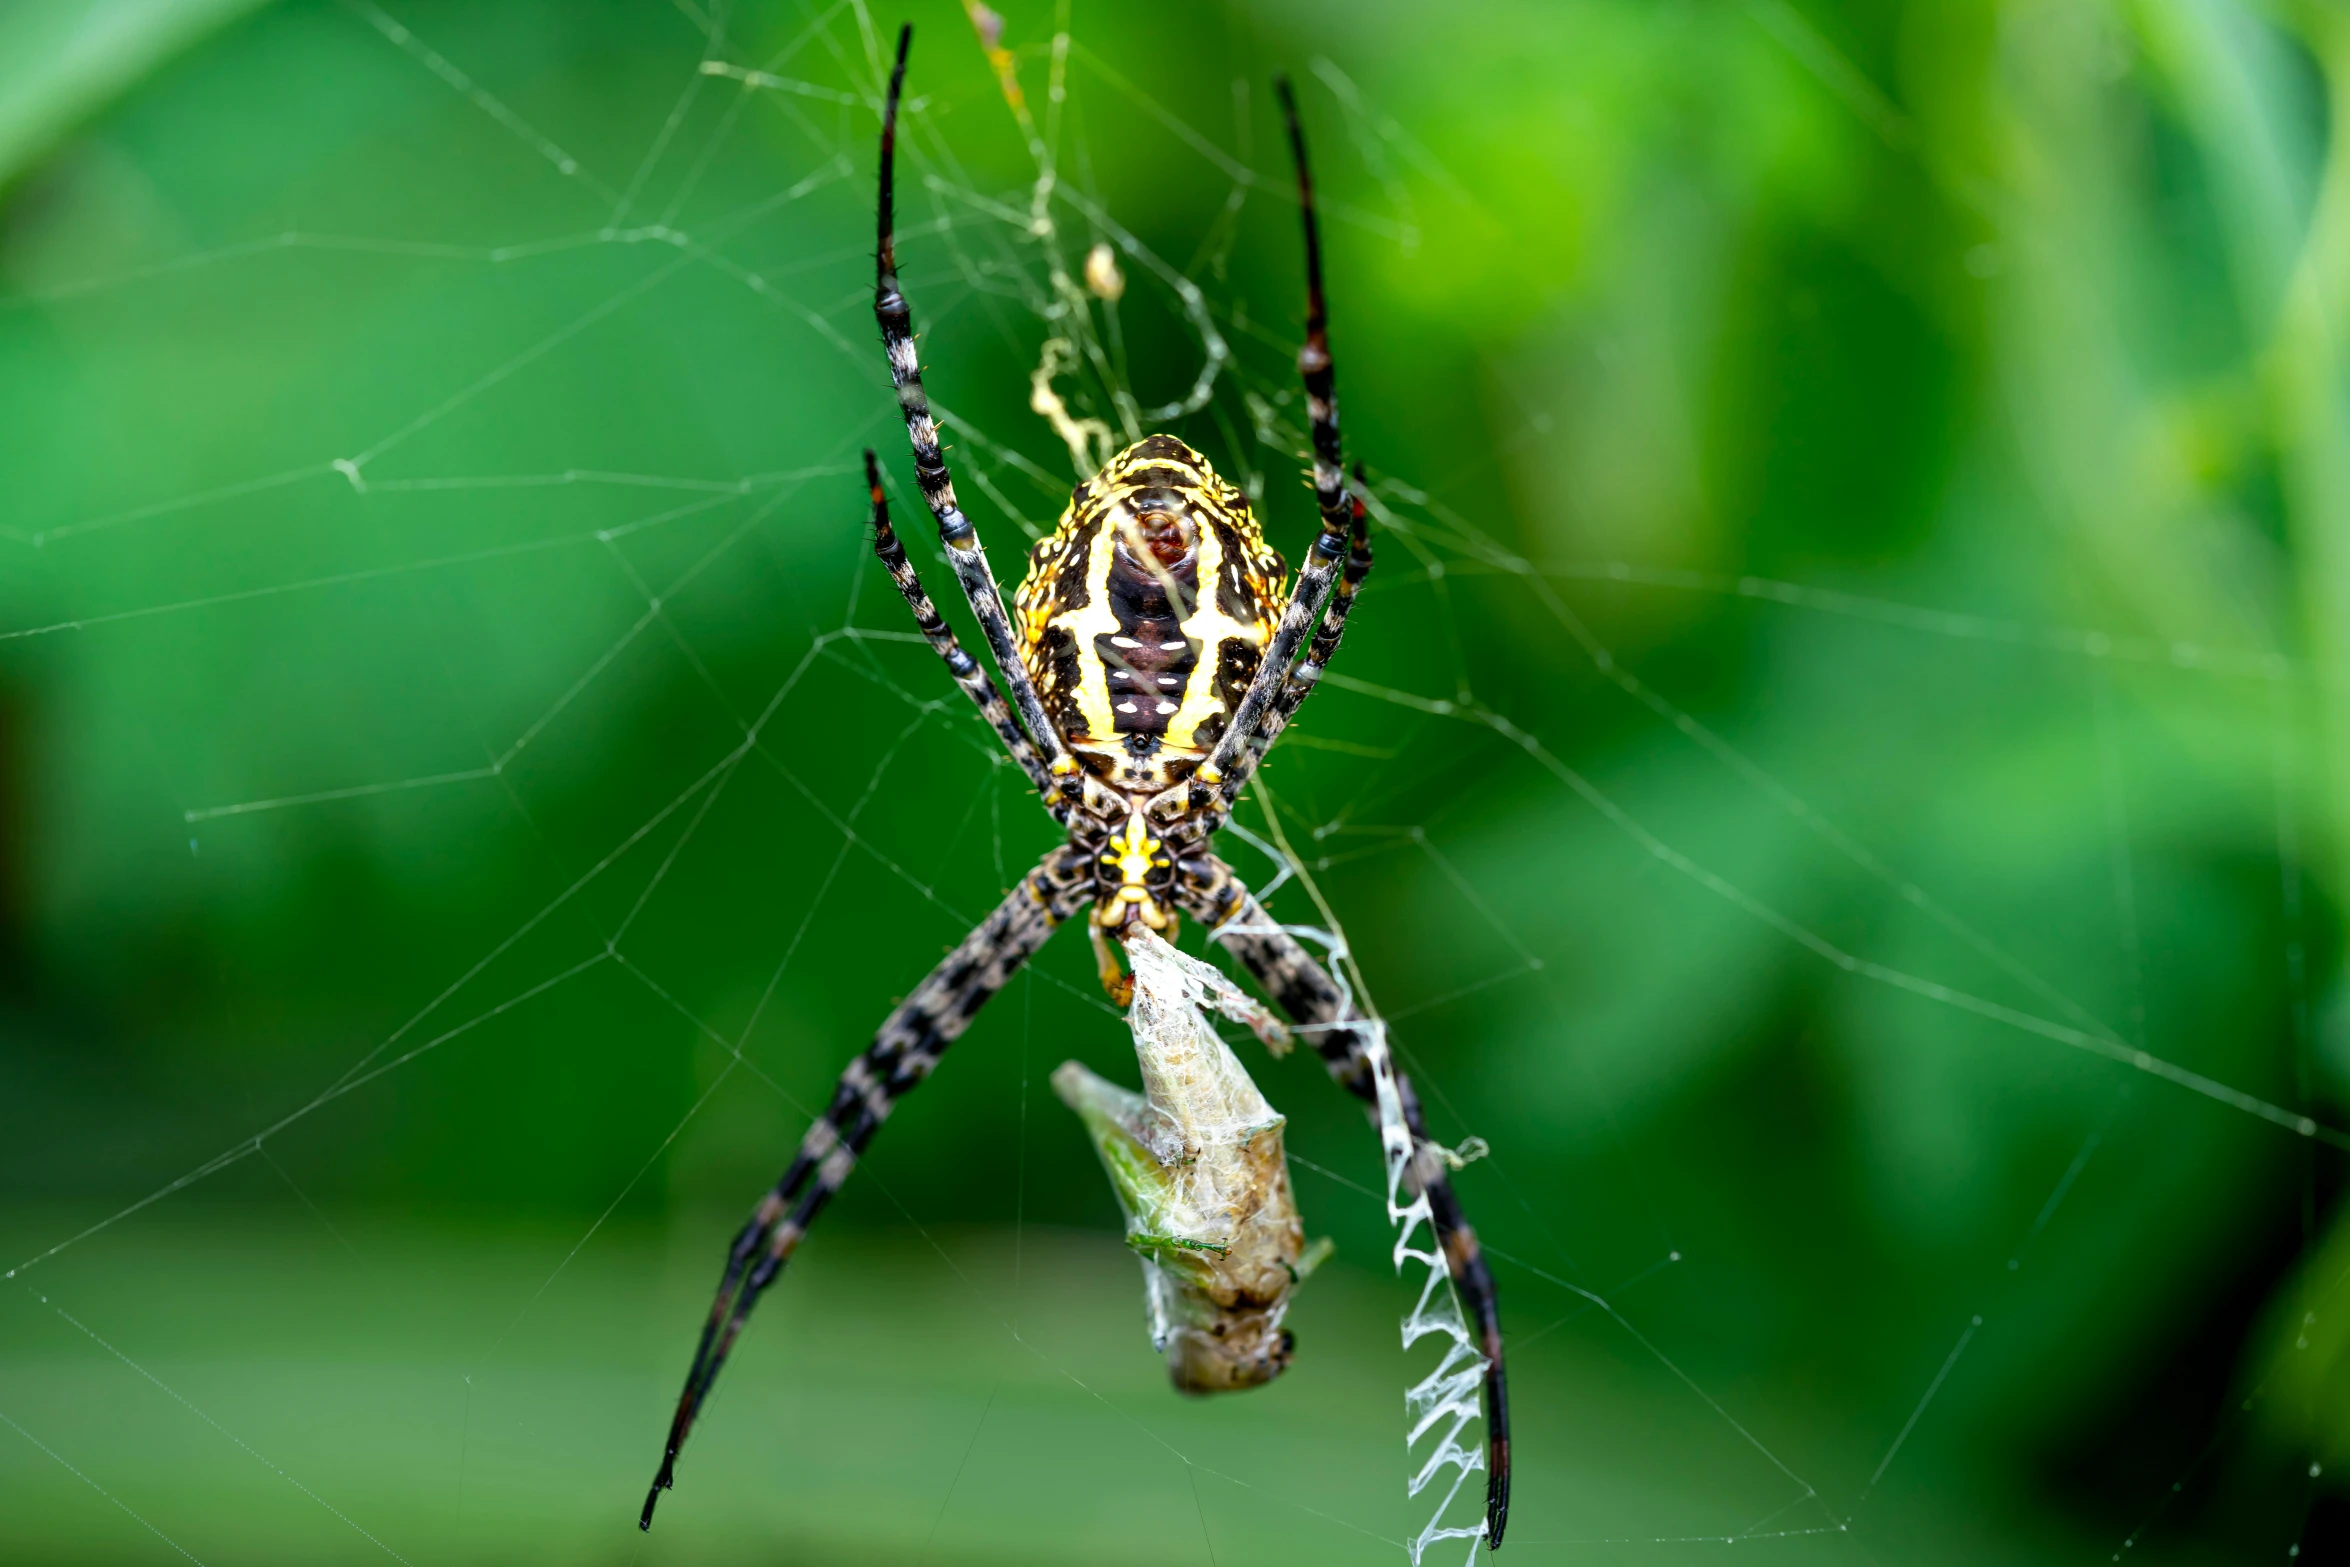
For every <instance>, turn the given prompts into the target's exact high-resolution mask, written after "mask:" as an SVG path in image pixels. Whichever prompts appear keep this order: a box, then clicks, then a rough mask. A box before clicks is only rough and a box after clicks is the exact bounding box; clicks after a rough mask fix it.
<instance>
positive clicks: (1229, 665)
mask: <svg viewBox="0 0 2350 1567" xmlns="http://www.w3.org/2000/svg"><path fill="white" fill-rule="evenodd" d="M1285 572H1286V568H1285V567H1284V565H1283V563H1282V560H1281V557H1280V556H1279V555H1278V554H1276V553H1275V552H1274V551H1273V550H1271V549H1269V548H1267V547H1266V544H1265V541H1264V537H1263V535H1262V533H1260V532H1259V530H1258V528H1257V523H1256V519H1255V517H1254V516H1252V515H1251V514H1250V511H1249V507H1248V501H1247V499H1246V497H1244V496H1243V495H1241V493H1240V492H1239V491H1238V490H1235V489H1234V488H1233V487H1232V486H1231V485H1229V484H1226V483H1225V482H1224V481H1223V480H1222V479H1221V478H1219V477H1218V476H1217V474H1216V472H1215V470H1214V469H1213V468H1211V467H1209V466H1208V463H1207V460H1206V459H1205V458H1203V457H1201V456H1200V455H1199V454H1198V453H1196V452H1194V451H1192V450H1191V448H1190V447H1188V446H1186V445H1184V444H1183V443H1182V442H1181V441H1179V440H1176V439H1175V438H1174V437H1172V436H1165V435H1154V436H1151V437H1149V438H1147V439H1145V440H1143V441H1141V442H1138V443H1137V444H1135V445H1133V446H1130V447H1128V448H1127V449H1126V450H1125V451H1123V452H1121V453H1119V454H1118V456H1117V457H1115V458H1113V459H1111V461H1110V463H1109V464H1108V465H1107V466H1106V467H1104V468H1103V469H1102V471H1101V472H1100V473H1098V474H1096V475H1095V476H1094V477H1093V478H1091V479H1089V480H1087V481H1086V482H1085V483H1083V484H1081V485H1079V486H1078V487H1077V491H1076V493H1075V494H1074V495H1073V496H1072V497H1071V499H1070V502H1069V509H1068V510H1067V511H1066V512H1064V513H1063V514H1062V516H1061V523H1060V526H1059V527H1058V528H1056V529H1055V530H1054V531H1053V532H1052V534H1051V535H1050V536H1048V537H1046V538H1044V539H1041V540H1039V541H1038V542H1037V545H1036V547H1035V548H1034V549H1033V550H1032V551H1031V552H1030V554H1029V564H1028V575H1027V577H1026V579H1025V580H1024V581H1022V583H1021V585H1020V592H1019V595H1018V606H1019V613H1018V619H1019V622H1020V626H1019V629H1020V635H1021V647H1022V652H1023V654H1024V655H1025V659H1024V661H1025V662H1026V663H1027V665H1028V668H1029V673H1030V676H1031V678H1033V679H1034V680H1035V682H1036V685H1037V690H1038V694H1039V696H1040V697H1041V698H1042V700H1043V702H1044V707H1045V712H1046V714H1047V716H1049V717H1050V718H1051V719H1052V721H1053V723H1054V726H1055V727H1056V728H1058V729H1059V730H1060V731H1061V735H1062V738H1063V739H1064V740H1066V741H1067V742H1068V743H1069V745H1070V746H1071V748H1072V749H1076V750H1078V751H1079V754H1080V755H1081V756H1088V758H1089V760H1092V761H1093V762H1094V765H1096V766H1097V768H1102V769H1104V770H1112V771H1114V774H1115V775H1117V776H1116V777H1115V778H1114V781H1123V782H1131V783H1135V784H1145V783H1163V782H1165V781H1168V779H1167V772H1168V765H1167V764H1168V763H1170V762H1172V761H1174V760H1175V759H1176V758H1177V757H1183V758H1189V759H1193V760H1196V758H1197V757H1198V756H1200V755H1203V754H1205V753H1206V752H1207V751H1208V750H1209V749H1211V748H1212V747H1213V746H1214V745H1215V743H1216V740H1217V737H1218V736H1220V735H1221V734H1222V733H1223V731H1224V726H1225V725H1226V724H1227V723H1229V722H1230V721H1231V716H1232V710H1233V709H1234V708H1235V707H1236V706H1238V705H1239V702H1240V699H1241V695H1242V693H1244V692H1245V691H1246V690H1247V689H1248V684H1249V681H1250V680H1251V679H1252V678H1253V677H1254V676H1255V674H1256V670H1257V664H1258V661H1259V660H1260V659H1261V658H1262V656H1263V652H1264V646H1265V642H1266V639H1267V638H1268V637H1269V636H1270V634H1271V631H1272V621H1273V610H1274V608H1275V606H1276V605H1277V604H1278V603H1279V600H1280V592H1281V585H1282V579H1283V576H1284V575H1285ZM1146 761H1147V762H1149V763H1151V765H1148V766H1144V765H1141V764H1143V763H1145V762H1146ZM1184 771H1188V768H1185V769H1184ZM1126 775H1131V776H1126ZM1146 775H1147V777H1146Z"/></svg>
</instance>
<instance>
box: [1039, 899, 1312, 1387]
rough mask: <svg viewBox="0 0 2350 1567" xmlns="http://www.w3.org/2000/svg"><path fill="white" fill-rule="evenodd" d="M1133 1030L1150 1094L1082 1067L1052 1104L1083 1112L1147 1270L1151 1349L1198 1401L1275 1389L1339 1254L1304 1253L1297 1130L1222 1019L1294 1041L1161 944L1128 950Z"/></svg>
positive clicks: (1066, 1067) (1142, 937) (1226, 986)
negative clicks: (1309, 1289) (1255, 1077)
mask: <svg viewBox="0 0 2350 1567" xmlns="http://www.w3.org/2000/svg"><path fill="white" fill-rule="evenodd" d="M1126 954H1127V959H1128V961H1129V962H1130V963H1131V964H1132V966H1133V972H1134V1002H1133V1006H1132V1007H1131V1009H1130V1010H1129V1011H1128V1013H1127V1022H1128V1024H1129V1026H1130V1027H1131V1028H1132V1029H1133V1031H1134V1053H1135V1057H1136V1059H1137V1061H1138V1062H1139V1063H1140V1065H1141V1067H1142V1085H1143V1091H1142V1092H1141V1093H1139V1094H1138V1093H1136V1092H1134V1091H1133V1090H1132V1089H1128V1088H1121V1087H1120V1086H1118V1085H1117V1084H1115V1083H1111V1082H1107V1081H1105V1080H1104V1079H1102V1078H1100V1077H1097V1076H1095V1075H1094V1074H1093V1073H1092V1072H1089V1071H1087V1070H1086V1069H1085V1068H1084V1067H1083V1066H1081V1065H1079V1064H1078V1063H1077V1062H1075V1061H1067V1062H1063V1063H1062V1064H1061V1066H1060V1067H1059V1068H1058V1069H1057V1070H1056V1071H1055V1072H1054V1073H1053V1091H1054V1092H1055V1093H1057V1094H1059V1095H1060V1096H1061V1102H1062V1103H1064V1104H1066V1105H1067V1106H1068V1107H1069V1108H1070V1109H1072V1110H1074V1111H1076V1112H1077V1115H1078V1118H1079V1119H1080V1120H1081V1121H1083V1122H1084V1123H1085V1130H1086V1133H1087V1135H1088V1136H1090V1137H1091V1138H1092V1139H1093V1146H1094V1151H1095V1152H1096V1153H1098V1154H1099V1155H1100V1156H1101V1161H1102V1168H1103V1169H1104V1170H1105V1171H1107V1172H1108V1173H1109V1177H1110V1186H1111V1188H1112V1189H1113V1190H1114V1191H1115V1192H1116V1193H1117V1196H1118V1205H1119V1207H1120V1208H1121V1209H1123V1210H1124V1212H1125V1215H1126V1243H1127V1245H1129V1246H1131V1247H1133V1248H1134V1250H1135V1252H1136V1253H1137V1254H1138V1255H1139V1256H1140V1257H1141V1259H1142V1274H1143V1300H1144V1304H1145V1308H1146V1310H1147V1312H1148V1314H1149V1322H1150V1333H1151V1343H1152V1345H1153V1346H1154V1347H1155V1348H1157V1349H1158V1350H1159V1352H1160V1353H1161V1354H1163V1355H1165V1356H1166V1357H1167V1375H1168V1377H1169V1379H1170V1380H1171V1381H1173V1383H1174V1384H1175V1386H1176V1388H1177V1389H1178V1390H1179V1391H1181V1392H1185V1393H1221V1392H1229V1391H1232V1390H1235V1389H1239V1388H1249V1387H1261V1386H1263V1385H1264V1384H1265V1383H1267V1382H1270V1381H1272V1380H1273V1379H1274V1378H1275V1377H1277V1376H1279V1375H1280V1374H1281V1373H1282V1371H1283V1370H1285V1369H1286V1368H1287V1367H1288V1365H1289V1360H1290V1355H1291V1353H1292V1350H1293V1348H1294V1345H1295V1338H1294V1336H1293V1335H1292V1334H1291V1333H1290V1332H1289V1330H1288V1329H1287V1328H1285V1327H1283V1326H1282V1325H1281V1319H1282V1317H1283V1316H1284V1315H1285V1314H1286V1313H1287V1311H1288V1309H1289V1297H1290V1294H1291V1292H1292V1291H1294V1290H1295V1289H1296V1288H1297V1285H1298V1283H1299V1281H1301V1280H1302V1279H1303V1278H1304V1277H1305V1276H1306V1275H1307V1274H1308V1273H1310V1272H1311V1271H1312V1270H1313V1268H1314V1265H1315V1264H1316V1263H1318V1262H1320V1261H1321V1260H1322V1258H1323V1257H1325V1256H1327V1255H1329V1251H1330V1243H1329V1242H1328V1241H1326V1240H1323V1241H1317V1242H1315V1243H1314V1244H1313V1245H1312V1246H1310V1247H1309V1246H1308V1245H1306V1243H1305V1228H1304V1226H1303V1224H1301V1223H1300V1222H1299V1219H1298V1214H1297V1201H1296V1199H1295V1197H1294V1196H1293V1195H1292V1194H1291V1192H1290V1186H1289V1161H1288V1158H1287V1156H1286V1155H1285V1154H1284V1153H1283V1151H1282V1142H1281V1132H1282V1126H1283V1124H1284V1120H1283V1117H1282V1116H1281V1115H1280V1114H1279V1113H1278V1112H1276V1111H1275V1110H1274V1109H1273V1107H1272V1106H1271V1105H1269V1104H1267V1103H1266V1102H1265V1096H1264V1095H1263V1094H1262V1093H1260V1092H1259V1091H1258V1089H1257V1085H1256V1084H1255V1083H1254V1082H1252V1081H1251V1080H1250V1078H1249V1075H1248V1073H1247V1071H1246V1070H1244V1069H1243V1068H1242V1066H1241V1064H1240V1061H1239V1059H1238V1058H1237V1057H1235V1056H1234V1055H1233V1053H1232V1051H1231V1048H1230V1047H1229V1046H1227V1045H1226V1044H1225V1043H1224V1041H1223V1040H1222V1039H1221V1038H1220V1037H1219V1036H1218V1035H1217V1033H1216V1030H1215V1029H1214V1028H1213V1027H1212V1026H1210V1024H1209V1022H1208V1019H1207V1017H1206V1015H1205V1009H1208V1008H1212V1009H1214V1010H1215V1011H1218V1012H1221V1013H1223V1014H1224V1015H1225V1016H1227V1017H1230V1018H1233V1019H1235V1020H1236V1021H1239V1022H1243V1023H1246V1024H1248V1025H1249V1027H1250V1028H1251V1029H1252V1030H1254V1031H1255V1033H1256V1034H1257V1037H1258V1038H1260V1039H1262V1040H1263V1041H1264V1042H1265V1044H1266V1046H1267V1048H1268V1049H1271V1050H1273V1051H1274V1053H1276V1054H1279V1053H1281V1052H1282V1051H1284V1050H1286V1049H1287V1048H1288V1045H1289V1037H1288V1033H1287V1031H1286V1030H1285V1029H1283V1028H1282V1026H1281V1025H1280V1024H1279V1023H1278V1022H1277V1021H1275V1020H1274V1018H1273V1017H1272V1016H1271V1015H1270V1014H1269V1013H1267V1012H1266V1011H1265V1009H1264V1008H1263V1007H1261V1006H1259V1005H1258V1004H1257V1003H1256V1002H1255V1001H1253V1000H1251V999H1250V998H1249V997H1248V996H1247V995H1245V994H1243V993H1242V992H1241V991H1240V990H1238V989H1237V988H1235V987H1234V986H1233V984H1232V983H1231V981H1229V980H1227V979H1226V978H1225V977H1224V976H1223V975H1222V974H1221V973H1219V972H1218V971H1217V970H1216V969H1214V968H1213V967H1211V966H1210V965H1208V964H1205V963H1202V962H1200V961H1199V960H1197V959H1195V958H1190V957H1186V956H1184V955H1183V954H1182V953H1180V952H1178V951H1176V950H1175V948H1174V947H1172V946H1170V945H1169V944H1168V943H1167V942H1166V941H1165V940H1163V939H1162V938H1161V937H1159V936H1158V935H1157V934H1155V933H1154V932H1152V931H1150V930H1148V929H1138V930H1136V931H1135V932H1134V933H1133V934H1132V935H1131V936H1129V937H1128V938H1127V940H1126Z"/></svg>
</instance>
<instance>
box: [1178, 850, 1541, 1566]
mask: <svg viewBox="0 0 2350 1567" xmlns="http://www.w3.org/2000/svg"><path fill="white" fill-rule="evenodd" d="M1180 885H1181V887H1182V889H1183V895H1182V904H1183V911H1184V912H1185V913H1186V914H1189V915H1191V916H1192V917H1193V918H1195V919H1197V920H1199V921H1200V922H1201V923H1202V924H1203V925H1205V926H1207V927H1208V931H1209V939H1210V940H1212V941H1219V942H1222V943H1223V944H1224V946H1225V947H1226V948H1227V949H1229V950H1230V952H1231V953H1232V955H1233V956H1234V957H1236V958H1238V959H1239V960H1240V963H1241V966H1242V967H1244V968H1246V969H1247V970H1248V971H1249V973H1250V974H1252V975H1254V976H1255V978H1256V981H1257V983H1258V984H1259V985H1261V986H1263V987H1264V990H1265V993H1266V994H1267V995H1268V996H1270V997H1272V999H1273V1003H1274V1004H1275V1005H1276V1006H1278V1007H1280V1008H1281V1010H1282V1011H1283V1012H1284V1013H1285V1014H1287V1016H1288V1018H1289V1020H1290V1022H1291V1023H1292V1024H1294V1025H1295V1026H1296V1028H1297V1031H1298V1033H1299V1034H1300V1035H1302V1036H1303V1037H1305V1038H1307V1039H1309V1040H1311V1041H1312V1042H1313V1045H1314V1049H1315V1050H1316V1051H1317V1052H1318V1053H1319V1054H1320V1055H1321V1057H1322V1064H1323V1065H1324V1066H1325V1067H1327V1068H1328V1069H1329V1072H1330V1075H1331V1077H1333V1078H1335V1079H1336V1080H1337V1082H1338V1084H1339V1086H1340V1087H1342V1088H1344V1089H1345V1090H1346V1091H1347V1092H1348V1093H1350V1094H1352V1095H1354V1096H1355V1097H1356V1098H1357V1099H1360V1100H1361V1101H1363V1103H1364V1105H1365V1106H1366V1107H1367V1108H1368V1109H1369V1110H1370V1112H1371V1113H1372V1114H1373V1115H1374V1116H1376V1115H1377V1113H1378V1090H1377V1086H1376V1082H1375V1080H1374V1078H1373V1076H1372V1072H1371V1057H1370V1052H1369V1043H1370V1024H1369V1022H1368V1020H1366V1019H1365V1018H1364V1017H1363V1015H1362V1013H1361V1012H1360V1011H1359V1010H1357V1009H1356V1008H1355V1007H1354V1006H1353V1004H1352V1003H1351V1002H1350V1001H1349V1000H1348V997H1347V994H1346V992H1345V991H1344V990H1343V989H1341V988H1340V987H1339V984H1338V982H1337V981H1336V980H1334V979H1332V978H1331V977H1330V971H1329V970H1328V969H1326V968H1324V967H1323V966H1322V964H1321V962H1320V961H1319V960H1318V959H1316V958H1315V956H1314V955H1313V953H1311V952H1310V951H1308V950H1307V949H1306V947H1305V945H1304V943H1302V942H1300V941H1299V940H1298V939H1297V938H1296V937H1294V936H1292V935H1290V934H1289V933H1288V932H1287V931H1284V930H1282V929H1281V928H1280V927H1279V926H1278V925H1277V924H1275V923H1274V921H1273V917H1272V916H1271V915H1269V914H1267V913H1266V912H1265V909H1264V905H1262V904H1260V903H1258V902H1257V900H1256V899H1255V898H1254V897H1252V896H1251V895H1250V894H1249V891H1248V889H1247V887H1246V886H1244V885H1243V884H1242V883H1241V880H1240V878H1239V877H1238V876H1237V875H1235V874H1234V873H1233V871H1232V869H1231V867H1229V866H1227V865H1225V864H1224V863H1223V861H1221V860H1218V859H1216V858H1215V857H1214V856H1213V855H1201V856H1199V857H1198V858H1197V859H1195V860H1191V861H1188V862H1186V865H1185V867H1184V875H1183V876H1182V878H1181V880H1180ZM1395 1089H1396V1095H1397V1097H1398V1098H1399V1099H1400V1100H1401V1101H1402V1108H1403V1119H1404V1125H1405V1127H1406V1128H1407V1129H1408V1130H1409V1131H1410V1133H1411V1137H1412V1148H1413V1159H1412V1162H1411V1164H1410V1166H1409V1167H1407V1169H1406V1171H1405V1179H1406V1182H1407V1185H1408V1188H1409V1191H1408V1193H1407V1195H1417V1194H1420V1193H1425V1194H1426V1196H1427V1198H1428V1212H1429V1216H1430V1217H1431V1218H1432V1219H1433V1220H1434V1221H1435V1226H1436V1239H1437V1243H1438V1248H1439V1249H1440V1250H1441V1251H1442V1253H1443V1255H1444V1262H1445V1270H1446V1272H1448V1273H1449V1274H1450V1275H1451V1276H1452V1287H1453V1291H1454V1293H1455V1294H1456V1295H1457V1296H1459V1298H1460V1303H1461V1309H1462V1311H1463V1312H1464V1313H1466V1314H1467V1316H1468V1319H1469V1323H1470V1326H1471V1330H1472V1331H1473V1332H1474V1333H1475V1334H1476V1335H1477V1347H1478V1349H1479V1352H1480V1353H1481V1354H1482V1355H1483V1356H1484V1358H1485V1447H1486V1460H1485V1462H1486V1475H1485V1542H1486V1545H1487V1546H1488V1547H1489V1548H1495V1547H1499V1546H1500V1544H1501V1536H1502V1530H1503V1528H1504V1526H1505V1525H1507V1523H1508V1522H1509V1511H1510V1404H1509V1379H1508V1376H1507V1374H1506V1373H1505V1371H1504V1368H1503V1363H1502V1343H1501V1304H1500V1299H1499V1297H1498V1295H1497V1293H1496V1291H1495V1289H1494V1285H1493V1272H1492V1270H1491V1269H1490V1268H1488V1267H1487V1266H1486V1265H1485V1254H1484V1251H1483V1250H1482V1248H1480V1247H1479V1246H1478V1244H1477V1232H1476V1231H1475V1230H1474V1229H1472V1228H1470V1226H1469V1221H1468V1218H1467V1217H1466V1216H1465V1215H1464V1214H1463V1213H1462V1212H1461V1204H1460V1198H1459V1197H1458V1196H1457V1195H1456V1194H1455V1193H1454V1191H1453V1189H1452V1180H1451V1177H1450V1173H1449V1168H1448V1166H1447V1165H1446V1163H1445V1161H1444V1158H1443V1156H1442V1155H1441V1154H1440V1153H1439V1152H1438V1150H1437V1147H1436V1145H1435V1144H1433V1143H1431V1142H1430V1141H1429V1139H1428V1128H1427V1122H1426V1118H1425V1117H1424V1115H1423V1114H1422V1112H1421V1109H1420V1098H1419V1095H1418V1094H1417V1093H1415V1092H1414V1091H1413V1088H1412V1083H1411V1079H1410V1078H1409V1077H1408V1076H1406V1075H1405V1073H1404V1071H1403V1069H1402V1068H1401V1067H1397V1068H1395Z"/></svg>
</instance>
